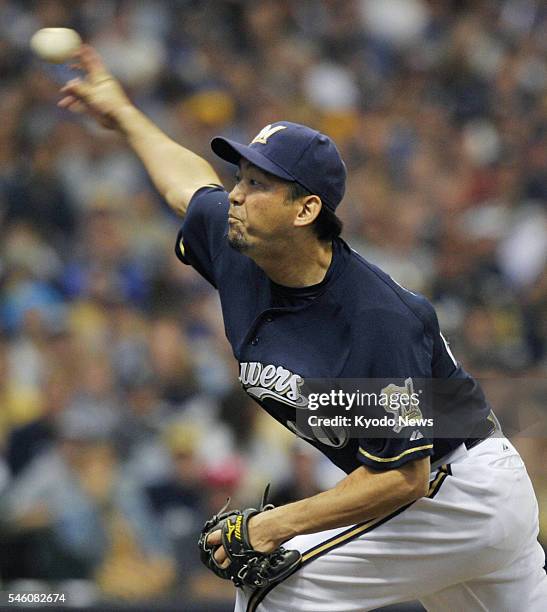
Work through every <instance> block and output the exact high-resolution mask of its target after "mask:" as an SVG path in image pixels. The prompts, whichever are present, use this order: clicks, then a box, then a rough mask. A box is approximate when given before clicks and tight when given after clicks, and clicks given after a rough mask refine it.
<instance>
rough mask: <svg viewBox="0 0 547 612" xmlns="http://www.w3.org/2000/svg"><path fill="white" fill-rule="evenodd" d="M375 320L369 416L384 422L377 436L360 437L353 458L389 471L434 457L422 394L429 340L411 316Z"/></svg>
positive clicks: (428, 364)
mask: <svg viewBox="0 0 547 612" xmlns="http://www.w3.org/2000/svg"><path fill="white" fill-rule="evenodd" d="M375 320H377V321H378V324H377V326H376V329H377V331H376V333H375V342H374V344H373V346H376V347H377V348H376V349H375V351H374V356H373V358H372V362H371V367H370V373H369V375H370V384H371V386H372V387H375V391H376V393H377V394H378V395H377V397H378V398H379V403H378V404H377V405H376V406H375V407H374V409H373V414H371V416H373V417H376V418H378V419H382V417H383V418H384V423H383V427H382V428H381V430H380V431H381V433H382V437H373V436H371V437H366V432H363V433H364V434H365V436H364V437H361V438H359V446H358V451H357V458H358V460H359V461H360V462H361V463H363V464H364V465H366V466H368V467H371V468H373V469H377V470H389V469H393V468H398V467H401V466H402V465H404V464H405V463H407V462H408V461H413V460H415V459H419V458H423V457H427V456H431V455H433V427H432V425H433V421H432V420H430V419H431V413H430V406H428V405H427V401H428V400H427V398H428V393H427V389H424V387H426V386H427V381H428V380H430V378H431V360H432V351H433V339H432V337H431V336H430V335H429V334H428V333H427V331H426V329H425V327H424V325H423V323H422V322H421V321H420V320H419V319H418V318H416V317H415V315H413V314H412V313H409V314H408V316H402V315H400V314H399V313H397V314H393V313H381V314H380V315H378V316H377V317H376V316H375ZM403 397H404V398H405V399H404V400H403V399H402V398H403Z"/></svg>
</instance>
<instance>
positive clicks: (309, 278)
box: [252, 237, 332, 288]
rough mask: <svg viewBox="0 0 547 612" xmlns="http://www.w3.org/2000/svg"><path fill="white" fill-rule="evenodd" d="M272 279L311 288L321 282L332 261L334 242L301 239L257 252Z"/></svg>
mask: <svg viewBox="0 0 547 612" xmlns="http://www.w3.org/2000/svg"><path fill="white" fill-rule="evenodd" d="M252 259H253V260H254V262H255V263H256V264H257V265H258V266H259V267H260V268H262V269H263V270H264V272H265V273H266V275H267V276H268V278H270V280H272V281H273V282H274V283H277V284H278V285H283V286H284V287H295V288H296V287H310V286H311V285H317V284H318V283H320V282H321V281H322V280H323V279H324V278H325V275H326V274H327V270H328V269H329V266H330V264H331V261H332V244H331V243H330V242H321V241H319V240H317V239H316V238H315V237H310V238H308V239H304V240H300V241H298V242H296V243H294V242H293V243H291V244H290V245H285V246H284V247H283V248H279V249H275V250H273V249H271V248H270V250H269V251H268V254H264V255H263V256H261V254H258V253H257V254H253V255H252Z"/></svg>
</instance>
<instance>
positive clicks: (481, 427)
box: [431, 411, 501, 472]
mask: <svg viewBox="0 0 547 612" xmlns="http://www.w3.org/2000/svg"><path fill="white" fill-rule="evenodd" d="M496 433H498V434H501V425H500V423H499V421H498V419H497V418H496V415H495V414H494V413H493V412H492V411H490V414H489V415H488V416H487V417H486V419H485V420H484V421H481V422H480V423H479V424H478V425H476V426H475V427H474V428H473V431H472V432H471V435H470V436H469V438H467V440H465V441H464V442H462V443H461V444H460V446H457V447H456V448H454V449H453V450H451V451H450V452H449V453H447V454H446V455H444V456H443V457H441V458H440V459H437V461H435V462H434V463H433V464H432V465H431V471H432V472H433V471H435V470H437V469H438V468H439V467H440V466H441V465H444V464H445V463H450V461H451V460H453V459H454V457H455V456H459V453H460V452H461V451H463V449H464V448H466V449H467V450H469V449H470V448H474V447H475V446H477V445H478V444H480V443H481V442H484V441H485V440H487V439H488V438H490V437H492V436H493V435H494V434H496Z"/></svg>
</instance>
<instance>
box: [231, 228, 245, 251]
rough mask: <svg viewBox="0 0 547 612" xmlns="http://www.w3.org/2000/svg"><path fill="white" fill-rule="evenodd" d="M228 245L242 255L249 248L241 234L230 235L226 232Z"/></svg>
mask: <svg viewBox="0 0 547 612" xmlns="http://www.w3.org/2000/svg"><path fill="white" fill-rule="evenodd" d="M228 244H229V245H230V246H231V247H232V249H234V250H235V251H238V252H239V253H244V252H245V251H246V250H247V249H248V248H249V245H248V243H247V241H246V240H245V238H244V237H243V235H242V234H241V232H238V231H236V232H234V233H233V234H232V235H230V232H228Z"/></svg>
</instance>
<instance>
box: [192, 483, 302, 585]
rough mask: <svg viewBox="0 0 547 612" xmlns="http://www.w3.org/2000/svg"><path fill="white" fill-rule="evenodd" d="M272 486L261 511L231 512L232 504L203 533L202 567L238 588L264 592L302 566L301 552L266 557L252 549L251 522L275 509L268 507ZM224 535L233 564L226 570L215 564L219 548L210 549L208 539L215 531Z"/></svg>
mask: <svg viewBox="0 0 547 612" xmlns="http://www.w3.org/2000/svg"><path fill="white" fill-rule="evenodd" d="M269 488H270V485H268V486H267V487H266V490H265V491H264V496H263V497H262V503H261V504H260V509H259V510H256V509H255V508H246V509H245V510H230V511H227V510H226V509H227V508H228V505H229V503H230V500H229V499H228V501H227V502H226V505H225V506H224V508H222V509H221V510H220V511H219V512H218V514H215V515H214V516H213V517H212V518H210V519H209V520H208V521H207V522H206V523H205V525H204V526H203V529H202V531H201V534H200V537H199V541H198V545H199V550H200V557H201V561H202V563H203V564H204V565H205V566H206V567H208V568H209V569H210V570H212V571H213V572H214V573H215V574H216V575H217V576H220V578H224V579H226V580H231V581H232V582H233V583H234V584H235V585H236V587H243V586H247V587H253V588H262V587H265V586H268V585H269V584H272V583H273V582H277V581H278V580H282V579H283V578H285V576H287V575H288V574H290V573H291V572H292V571H293V570H294V569H295V568H296V567H297V566H298V564H299V563H300V559H301V557H302V555H301V554H300V553H299V552H298V551H297V550H287V549H285V548H283V547H282V546H280V547H279V548H276V549H275V550H273V551H272V552H269V553H263V552H259V551H257V550H254V548H253V547H252V546H251V543H250V541H249V519H251V518H252V517H253V516H255V515H256V514H259V513H260V512H264V511H265V510H271V509H272V508H273V507H274V506H273V505H272V504H268V503H267V497H268V491H269ZM219 529H220V530H221V531H222V545H223V546H224V548H225V550H226V555H227V557H228V560H229V561H230V564H229V565H228V566H227V567H225V568H222V567H220V565H218V563H217V562H216V561H215V558H214V553H215V550H216V547H210V546H208V545H207V537H208V536H209V534H211V533H213V531H217V530H219Z"/></svg>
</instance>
